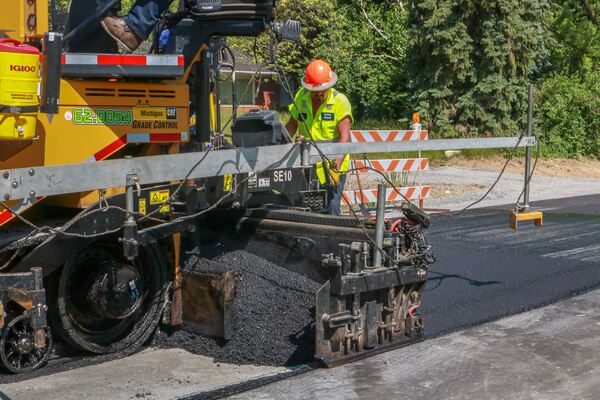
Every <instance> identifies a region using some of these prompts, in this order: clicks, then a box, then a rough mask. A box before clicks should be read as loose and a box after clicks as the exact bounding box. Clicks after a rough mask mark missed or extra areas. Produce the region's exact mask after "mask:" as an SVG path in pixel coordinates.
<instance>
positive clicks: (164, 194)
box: [150, 189, 170, 213]
mask: <svg viewBox="0 0 600 400" xmlns="http://www.w3.org/2000/svg"><path fill="white" fill-rule="evenodd" d="M167 201H169V190H168V189H167V190H157V191H154V192H150V204H152V205H156V204H164V203H166V202H167ZM169 210H170V208H169V205H168V204H164V205H163V206H162V207H160V209H159V210H158V212H161V213H168V212H169Z"/></svg>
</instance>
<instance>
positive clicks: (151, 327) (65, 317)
mask: <svg viewBox="0 0 600 400" xmlns="http://www.w3.org/2000/svg"><path fill="white" fill-rule="evenodd" d="M92 245H93V244H92ZM85 250H86V249H84V250H82V251H85ZM76 257H77V255H75V256H74V257H72V258H71V259H70V260H69V261H68V262H67V263H66V264H65V266H63V270H62V271H61V273H60V275H61V276H60V277H59V278H58V279H57V281H58V282H56V286H55V287H54V288H53V289H54V290H56V293H54V295H56V296H57V297H56V298H55V299H52V300H55V301H56V304H55V305H54V307H52V311H53V313H52V314H54V315H51V320H52V321H53V322H54V323H53V325H54V326H53V328H54V331H55V332H56V333H57V334H58V335H60V336H61V338H62V339H64V340H65V341H66V342H67V343H68V344H70V345H71V346H73V347H74V348H76V349H79V350H83V351H87V352H90V353H94V354H108V353H116V352H121V353H122V355H127V354H131V353H133V352H135V351H136V350H137V349H138V348H139V347H140V346H141V345H142V344H144V343H145V342H146V341H147V340H148V338H150V336H151V335H152V334H153V333H154V331H155V330H156V328H157V326H158V324H159V322H160V317H161V315H162V311H163V304H164V296H163V294H164V292H165V289H166V287H167V282H166V276H167V270H168V267H167V264H166V261H165V258H164V256H163V253H162V251H161V250H160V248H159V247H158V245H156V244H151V245H148V246H145V247H142V248H140V257H143V259H142V260H140V261H141V262H143V263H144V264H145V265H148V266H149V267H148V269H147V270H146V271H145V273H152V274H153V275H154V278H153V279H154V282H155V284H154V285H153V289H152V290H151V292H149V295H150V296H152V298H151V299H148V300H147V302H146V301H145V305H144V307H146V312H145V313H144V315H143V316H142V317H141V318H140V319H139V320H137V321H136V322H135V324H134V326H133V327H132V328H130V330H129V333H128V334H127V335H126V336H125V337H123V338H121V339H120V340H118V341H116V342H113V343H107V344H98V343H94V342H93V341H90V340H88V339H87V338H86V337H85V335H84V334H82V333H81V332H80V331H79V330H78V329H77V328H76V326H75V325H74V323H73V321H72V320H71V318H70V317H69V314H68V312H67V310H66V304H65V298H64V297H62V295H60V293H64V286H65V285H66V279H60V278H61V277H62V276H63V275H62V274H64V273H65V268H69V263H70V262H73V261H74V260H75V258H76ZM61 286H62V289H63V291H61ZM54 290H53V292H54Z"/></svg>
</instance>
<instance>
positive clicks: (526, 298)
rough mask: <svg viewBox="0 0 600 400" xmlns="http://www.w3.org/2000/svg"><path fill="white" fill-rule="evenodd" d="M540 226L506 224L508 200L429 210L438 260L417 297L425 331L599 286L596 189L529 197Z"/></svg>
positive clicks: (497, 315) (483, 318)
mask: <svg viewBox="0 0 600 400" xmlns="http://www.w3.org/2000/svg"><path fill="white" fill-rule="evenodd" d="M533 209H536V210H543V211H544V212H545V214H544V226H543V227H535V226H534V225H533V223H532V222H523V223H521V224H520V226H519V228H518V229H517V230H512V229H509V228H508V211H507V209H506V207H498V208H497V209H482V210H473V211H469V212H467V213H465V214H461V215H434V216H433V217H432V224H431V227H430V229H429V231H428V232H427V234H426V236H427V238H428V240H429V243H430V245H431V246H432V247H433V249H434V253H435V254H436V256H437V257H438V259H439V260H438V262H437V263H435V264H434V265H432V266H431V268H430V276H429V280H428V283H427V288H426V290H425V293H424V296H423V299H422V312H423V314H424V315H425V318H426V328H425V330H426V334H427V337H429V338H431V337H435V336H439V335H442V334H444V333H447V332H450V331H455V330H458V329H461V328H464V327H468V326H472V325H476V324H479V323H482V322H486V321H490V320H494V319H498V318H500V317H503V316H506V315H510V314H515V313H519V312H522V311H525V310H528V309H532V308H536V307H540V306H543V305H546V304H549V303H552V302H555V301H558V300H560V299H563V298H566V297H570V296H573V295H576V294H579V293H582V292H585V291H587V290H590V289H594V288H596V287H600V234H599V233H598V232H599V231H600V196H582V197H575V198H570V199H558V200H548V201H543V202H538V203H533Z"/></svg>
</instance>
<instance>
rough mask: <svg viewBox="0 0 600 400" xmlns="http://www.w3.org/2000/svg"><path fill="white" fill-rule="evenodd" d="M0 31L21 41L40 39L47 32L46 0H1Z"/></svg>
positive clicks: (28, 41) (27, 41)
mask: <svg viewBox="0 0 600 400" xmlns="http://www.w3.org/2000/svg"><path fill="white" fill-rule="evenodd" d="M34 22H35V25H34V26H33V27H31V25H32V24H33V23H34ZM0 31H3V32H4V33H5V34H6V35H8V37H11V38H13V39H17V40H20V41H21V42H26V43H30V42H33V41H36V40H40V39H41V38H42V37H43V36H44V33H45V32H48V0H35V1H28V0H2V14H0Z"/></svg>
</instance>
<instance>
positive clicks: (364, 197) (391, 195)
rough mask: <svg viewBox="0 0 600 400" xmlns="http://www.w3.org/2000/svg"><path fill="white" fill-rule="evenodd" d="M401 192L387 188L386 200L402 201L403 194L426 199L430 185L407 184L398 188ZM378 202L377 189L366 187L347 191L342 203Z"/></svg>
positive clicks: (410, 197) (409, 197)
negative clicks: (361, 189)
mask: <svg viewBox="0 0 600 400" xmlns="http://www.w3.org/2000/svg"><path fill="white" fill-rule="evenodd" d="M398 190H399V191H400V193H398V192H397V191H396V190H394V189H392V188H388V189H387V190H386V201H401V200H402V199H403V196H402V195H404V197H406V198H408V199H411V200H415V199H425V198H428V197H429V195H430V187H429V186H407V187H401V188H398ZM376 202H377V189H366V190H363V191H360V190H355V191H346V192H344V195H343V196H342V204H345V205H349V204H350V205H354V204H358V203H376Z"/></svg>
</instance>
